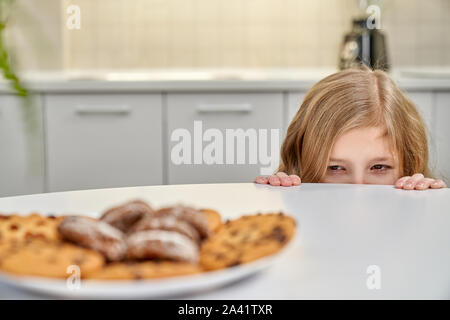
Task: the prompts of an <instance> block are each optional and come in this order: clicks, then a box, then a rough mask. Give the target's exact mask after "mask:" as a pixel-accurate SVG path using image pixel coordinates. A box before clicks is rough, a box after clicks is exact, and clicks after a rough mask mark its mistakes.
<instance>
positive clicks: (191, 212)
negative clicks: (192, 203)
mask: <svg viewBox="0 0 450 320" xmlns="http://www.w3.org/2000/svg"><path fill="white" fill-rule="evenodd" d="M156 214H157V215H158V216H168V215H169V216H175V217H177V218H178V219H181V220H184V221H186V222H188V223H190V224H191V225H192V226H194V227H195V228H196V229H197V231H198V232H199V233H200V236H201V237H202V238H207V237H209V236H210V235H211V234H212V230H211V229H210V228H209V221H208V218H207V217H206V215H205V214H204V213H203V212H202V211H200V210H196V209H194V208H191V207H185V206H181V205H178V206H175V207H167V208H162V209H160V210H158V211H157V212H156Z"/></svg>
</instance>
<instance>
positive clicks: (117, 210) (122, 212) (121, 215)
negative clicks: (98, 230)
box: [100, 200, 154, 232]
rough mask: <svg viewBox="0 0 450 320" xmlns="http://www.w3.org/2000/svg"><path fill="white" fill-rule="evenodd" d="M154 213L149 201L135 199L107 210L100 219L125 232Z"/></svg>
mask: <svg viewBox="0 0 450 320" xmlns="http://www.w3.org/2000/svg"><path fill="white" fill-rule="evenodd" d="M153 213H154V212H153V209H152V208H151V207H150V205H149V204H148V203H146V202H144V201H142V200H133V201H130V202H127V203H124V204H122V205H120V206H117V207H114V208H111V209H109V210H106V211H105V212H104V213H103V215H102V217H101V218H100V220H102V221H104V222H106V223H109V224H110V225H112V226H114V227H116V228H117V229H119V230H121V231H123V232H127V231H128V229H129V228H130V227H131V226H132V225H133V224H135V223H136V222H138V221H139V220H140V219H142V218H143V217H145V216H147V215H152V214H153Z"/></svg>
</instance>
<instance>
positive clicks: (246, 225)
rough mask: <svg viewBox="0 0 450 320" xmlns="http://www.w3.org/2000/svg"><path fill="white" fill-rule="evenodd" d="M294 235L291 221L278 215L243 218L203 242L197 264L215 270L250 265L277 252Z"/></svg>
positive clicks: (228, 224) (231, 222) (225, 226)
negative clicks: (247, 263)
mask: <svg viewBox="0 0 450 320" xmlns="http://www.w3.org/2000/svg"><path fill="white" fill-rule="evenodd" d="M294 233H295V220H294V219H293V218H291V217H288V216H285V215H283V214H281V213H280V214H264V215H253V216H243V217H241V218H239V219H236V220H234V221H229V222H227V223H225V224H224V225H223V226H222V227H221V228H220V229H219V230H218V231H217V233H216V234H215V235H213V236H212V237H210V238H209V239H207V240H206V241H205V242H204V243H203V245H202V248H201V251H200V264H201V265H202V266H203V267H204V268H205V269H207V270H215V269H222V268H226V267H231V266H235V265H239V264H242V263H246V262H250V261H253V260H256V259H259V258H261V257H264V256H267V255H270V254H273V253H275V252H277V251H279V250H280V249H281V248H282V247H284V245H286V244H287V243H288V242H289V240H290V239H291V238H292V237H293V235H294Z"/></svg>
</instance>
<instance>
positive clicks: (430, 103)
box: [405, 91, 437, 171]
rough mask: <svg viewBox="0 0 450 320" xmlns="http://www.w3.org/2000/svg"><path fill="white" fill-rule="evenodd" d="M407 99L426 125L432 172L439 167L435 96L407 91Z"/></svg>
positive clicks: (430, 92)
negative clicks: (435, 124)
mask: <svg viewBox="0 0 450 320" xmlns="http://www.w3.org/2000/svg"><path fill="white" fill-rule="evenodd" d="M405 93H406V95H407V97H408V98H409V99H410V100H411V101H412V102H413V103H414V105H415V106H416V108H417V109H418V111H419V113H420V115H421V117H422V119H423V121H424V122H425V125H426V130H427V138H428V149H429V150H428V151H429V158H430V159H429V164H430V168H431V170H432V171H435V170H436V166H437V163H436V161H437V158H436V157H437V155H436V152H437V149H436V141H435V132H434V131H435V126H434V121H435V119H434V113H435V111H434V110H435V105H434V98H435V94H434V93H433V92H432V91H407V92H405Z"/></svg>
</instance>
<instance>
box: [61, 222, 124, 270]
mask: <svg viewBox="0 0 450 320" xmlns="http://www.w3.org/2000/svg"><path fill="white" fill-rule="evenodd" d="M58 230H59V232H60V234H61V236H62V237H63V238H64V239H65V240H69V241H71V242H73V243H75V244H78V245H80V246H83V247H86V248H91V249H94V250H95V251H98V252H100V253H101V254H103V255H104V256H105V257H106V259H108V260H109V261H118V260H121V259H122V258H123V257H124V256H125V252H126V248H127V247H126V242H125V239H124V234H123V233H122V231H120V230H119V229H116V228H114V227H113V226H111V225H109V224H107V223H106V222H103V221H99V220H94V219H91V218H88V217H76V216H69V217H66V218H65V219H64V220H63V221H61V223H60V224H59V227H58Z"/></svg>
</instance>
